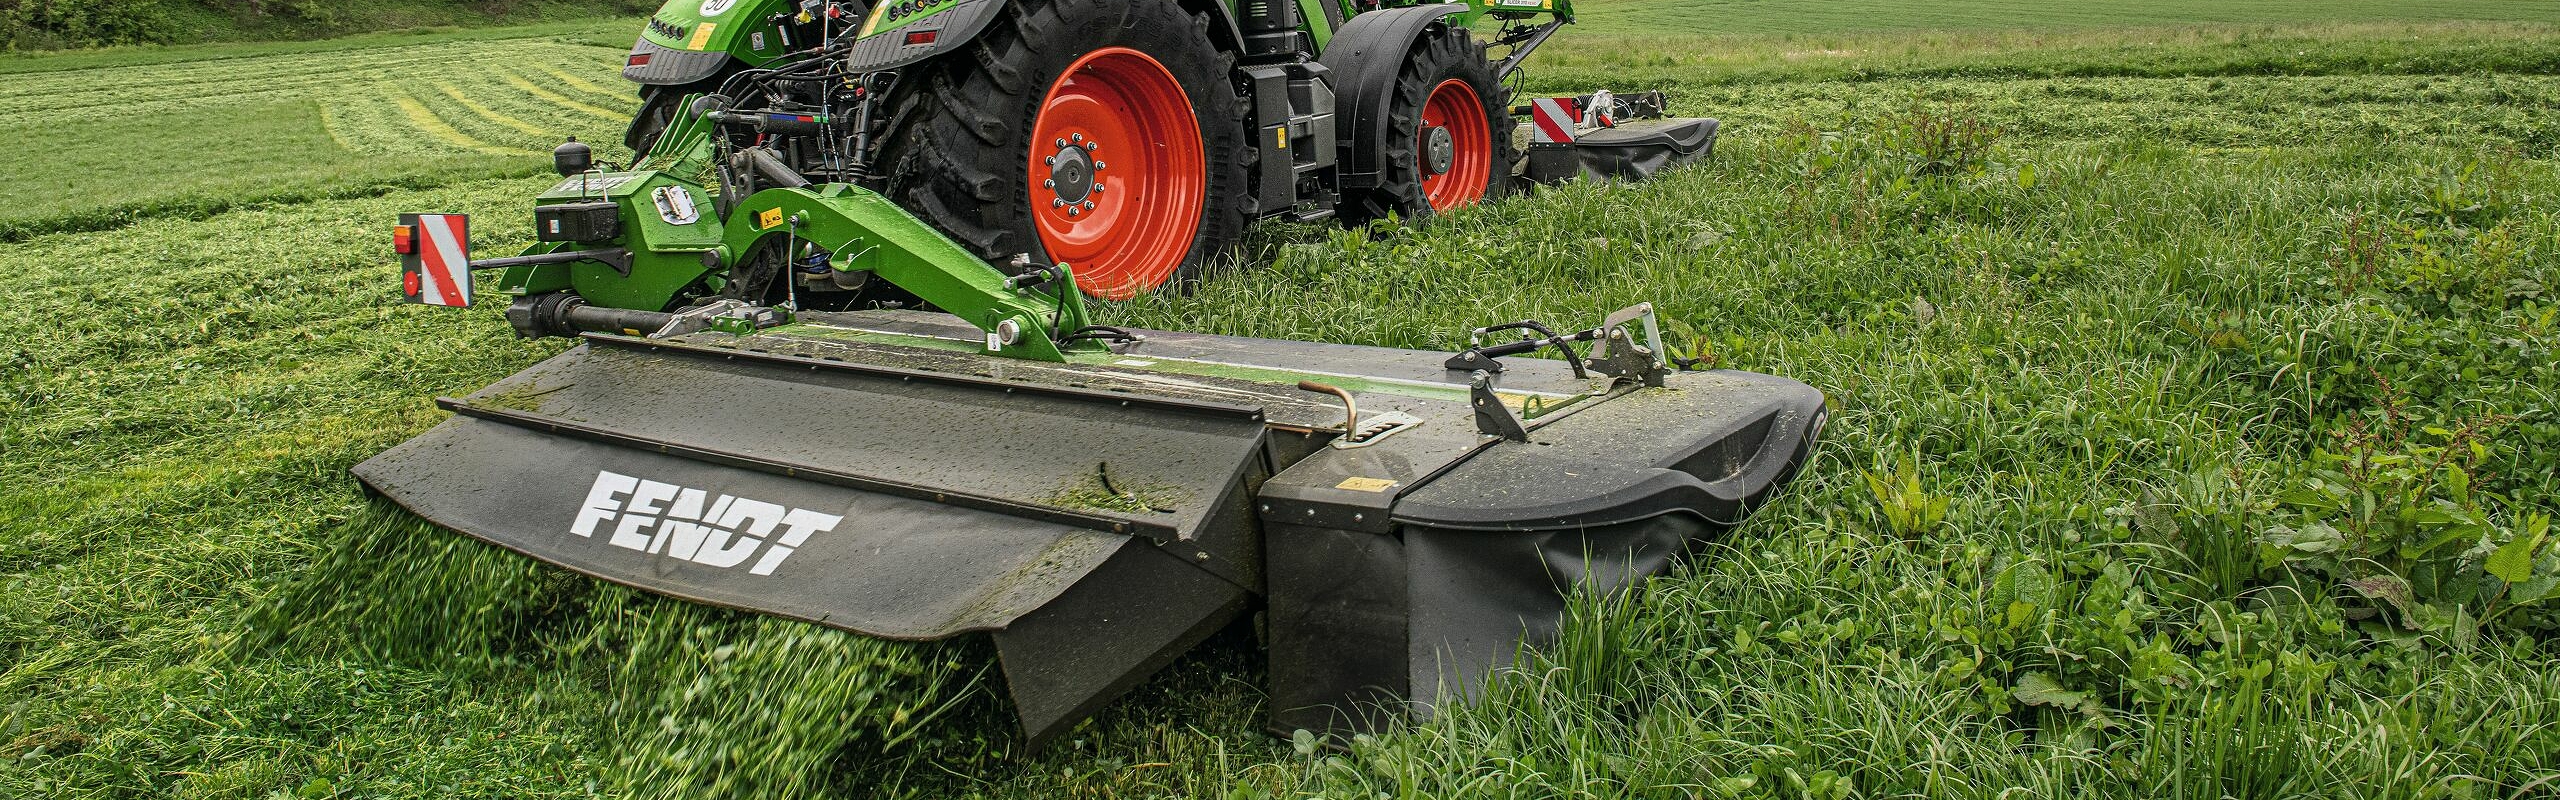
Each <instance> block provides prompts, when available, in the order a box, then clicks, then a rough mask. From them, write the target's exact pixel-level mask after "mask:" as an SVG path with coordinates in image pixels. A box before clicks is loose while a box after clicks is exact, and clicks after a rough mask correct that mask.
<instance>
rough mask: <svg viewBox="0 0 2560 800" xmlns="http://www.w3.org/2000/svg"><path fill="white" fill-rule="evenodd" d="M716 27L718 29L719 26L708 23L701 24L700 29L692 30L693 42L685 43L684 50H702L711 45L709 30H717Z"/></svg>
mask: <svg viewBox="0 0 2560 800" xmlns="http://www.w3.org/2000/svg"><path fill="white" fill-rule="evenodd" d="M717 27H720V26H719V25H718V24H715V23H710V22H705V23H702V27H699V28H695V29H693V40H692V41H690V42H686V43H685V46H684V49H687V50H700V49H703V48H704V47H706V46H709V45H710V44H711V29H713V28H717Z"/></svg>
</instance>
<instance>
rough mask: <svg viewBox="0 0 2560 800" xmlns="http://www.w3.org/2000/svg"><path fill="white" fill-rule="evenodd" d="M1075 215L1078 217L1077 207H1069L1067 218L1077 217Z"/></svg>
mask: <svg viewBox="0 0 2560 800" xmlns="http://www.w3.org/2000/svg"><path fill="white" fill-rule="evenodd" d="M1075 215H1076V207H1075V206H1068V207H1067V216H1070V217H1072V216H1075Z"/></svg>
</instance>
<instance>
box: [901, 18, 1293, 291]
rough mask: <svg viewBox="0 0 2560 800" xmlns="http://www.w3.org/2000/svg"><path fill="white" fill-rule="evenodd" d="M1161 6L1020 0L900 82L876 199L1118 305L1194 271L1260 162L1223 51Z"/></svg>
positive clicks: (1218, 247)
mask: <svg viewBox="0 0 2560 800" xmlns="http://www.w3.org/2000/svg"><path fill="white" fill-rule="evenodd" d="M1208 24H1209V19H1208V18H1207V17H1206V16H1201V15H1194V14H1190V13H1187V12H1185V11H1183V10H1182V8H1181V7H1180V6H1179V5H1177V4H1175V3H1169V2H1164V1H1163V0H1026V1H1025V2H1016V3H1011V4H1008V6H1007V8H1006V10H1005V12H1004V13H1003V14H1002V15H1001V16H999V17H998V18H997V19H996V20H995V21H994V22H993V23H991V24H990V25H989V26H988V28H987V30H986V31H985V32H983V33H981V34H979V35H978V37H977V38H976V39H975V40H974V41H972V42H971V43H970V44H969V45H968V46H967V47H966V48H963V49H962V50H960V51H958V52H955V53H952V54H950V55H948V56H944V57H942V58H941V59H939V60H938V61H936V62H933V63H930V64H928V65H927V66H926V67H925V68H923V69H918V70H915V71H913V74H912V77H907V78H902V79H901V80H900V81H899V85H898V86H897V87H895V89H894V92H895V93H894V94H893V96H892V97H891V99H890V100H889V102H890V107H891V111H890V116H889V125H888V131H887V138H886V139H884V140H883V141H884V143H883V145H882V148H881V152H880V156H879V159H878V163H879V164H880V165H881V171H880V174H881V178H882V184H883V190H884V192H885V193H886V194H887V195H888V196H889V197H890V198H891V199H893V200H896V201H898V203H899V204H900V205H902V206H904V207H906V208H907V209H908V210H910V211H912V212H915V213H916V214H917V215H918V216H920V217H922V218H924V220H925V221H926V222H927V223H930V224H932V225H933V226H934V227H936V228H938V229H940V230H941V231H943V232H944V233H947V234H950V235H951V237H952V238H953V239H954V240H957V241H959V242H960V243H961V244H962V245H964V246H966V247H968V248H969V249H970V250H971V251H974V252H976V253H977V254H978V255H979V256H980V257H982V258H985V259H987V260H988V261H990V262H992V263H996V264H1004V263H1007V262H1008V261H1010V260H1011V258H1012V257H1013V255H1014V254H1016V253H1028V254H1030V255H1031V257H1032V258H1033V259H1035V260H1037V261H1039V262H1041V263H1061V262H1063V263H1065V264H1067V265H1068V267H1069V268H1070V269H1071V270H1072V271H1073V273H1074V274H1075V277H1076V285H1077V286H1078V287H1080V288H1082V289H1083V290H1084V291H1085V293H1086V294H1089V295H1093V296H1095V297H1100V298H1106V299H1124V298H1128V297H1132V296H1135V295H1138V294H1140V293H1143V292H1148V291H1153V290H1156V289H1159V288H1162V287H1165V286H1168V285H1172V286H1180V285H1183V284H1185V283H1188V282H1190V281H1195V280H1197V279H1198V278H1199V276H1200V274H1201V272H1202V270H1203V269H1205V268H1206V267H1207V265H1208V264H1209V263H1210V262H1211V261H1212V260H1214V259H1216V258H1217V257H1219V256H1220V255H1222V254H1224V253H1226V252H1227V251H1228V250H1229V249H1230V248H1232V247H1233V246H1234V244H1235V242H1236V241H1237V239H1239V238H1240V237H1241V236H1242V235H1243V232H1244V227H1245V224H1246V222H1247V221H1248V220H1247V216H1246V211H1245V202H1246V198H1247V197H1249V196H1250V192H1248V191H1247V190H1246V166H1247V165H1249V164H1251V163H1253V159H1254V152H1253V146H1252V145H1251V144H1250V139H1249V137H1248V136H1247V135H1246V131H1245V128H1244V125H1243V122H1242V120H1243V118H1244V110H1243V109H1244V100H1243V98H1242V97H1241V96H1240V95H1239V94H1238V93H1237V90H1236V88H1235V86H1234V85H1233V81H1231V80H1230V78H1229V75H1228V73H1229V72H1230V71H1231V70H1232V69H1233V66H1234V59H1233V57H1232V56H1229V55H1228V54H1225V53H1222V52H1220V51H1219V50H1218V49H1217V48H1216V47H1214V46H1213V45H1211V44H1210V40H1209V35H1208Z"/></svg>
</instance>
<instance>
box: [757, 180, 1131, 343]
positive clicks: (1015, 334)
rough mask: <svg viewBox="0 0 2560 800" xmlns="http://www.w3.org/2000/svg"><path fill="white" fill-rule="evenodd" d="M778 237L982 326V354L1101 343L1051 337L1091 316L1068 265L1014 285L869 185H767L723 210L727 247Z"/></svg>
mask: <svg viewBox="0 0 2560 800" xmlns="http://www.w3.org/2000/svg"><path fill="white" fill-rule="evenodd" d="M775 236H789V237H793V238H795V239H798V240H800V241H804V242H809V243H812V244H815V245H817V246H818V247H820V248H823V249H825V250H826V251H827V253H828V264H829V266H831V267H833V268H834V269H836V270H837V271H839V272H869V273H871V275H872V276H873V277H874V278H877V279H880V280H885V281H888V282H889V283H890V284H892V285H895V286H897V287H898V288H900V289H905V290H907V291H909V292H913V293H914V294H915V295H916V297H918V298H921V299H923V300H924V301H925V302H927V303H931V304H933V305H934V306H935V307H937V308H940V309H942V310H943V311H945V312H948V313H950V314H952V315H954V316H958V317H959V318H961V319H964V320H968V321H969V323H970V324H972V325H976V326H978V329H979V330H982V331H985V332H987V352H989V353H994V354H998V355H1005V356H1011V357H1014V358H1026V359H1032V360H1037V361H1064V360H1066V352H1067V351H1069V350H1076V349H1092V350H1103V349H1106V348H1105V346H1104V345H1103V344H1102V343H1101V342H1098V341H1093V340H1082V341H1075V342H1068V343H1066V344H1063V345H1062V344H1060V343H1059V342H1058V341H1057V340H1056V339H1055V338H1053V337H1052V332H1053V331H1055V332H1056V333H1057V334H1060V335H1063V334H1068V333H1073V332H1074V331H1076V330H1077V329H1079V328H1082V327H1084V326H1085V325H1086V324H1088V322H1089V320H1088V318H1087V317H1086V316H1085V309H1084V294H1083V293H1082V292H1078V291H1076V287H1075V279H1074V278H1073V276H1071V275H1068V274H1066V268H1065V267H1059V268H1057V269H1058V271H1059V275H1058V279H1057V280H1056V281H1054V282H1051V283H1050V284H1049V285H1048V286H1047V287H1046V288H1045V289H1027V288H1026V289H1017V288H1015V287H1014V286H1013V285H1011V283H1009V282H1008V279H1007V277H1006V276H1005V274H1004V273H1002V272H999V271H997V270H996V268H994V267H991V266H988V265H987V263H986V262H984V261H980V260H978V257H977V256H976V255H974V254H971V253H970V252H969V251H968V250H967V249H965V248H962V247H961V246H960V245H959V244H958V243H956V242H953V241H951V239H950V238H949V237H945V236H943V235H942V233H941V232H940V231H936V230H934V229H933V228H931V227H928V226H926V225H925V224H924V223H923V222H921V221H918V220H917V219H916V218H915V217H914V216H913V215H910V214H908V213H907V211H906V210H905V209H901V208H899V207H898V206H897V205H896V204H894V203H891V202H889V199H888V198H885V197H881V196H880V195H878V194H875V193H873V192H871V191H869V190H866V189H863V188H860V187H857V186H852V185H848V184H827V185H824V186H818V187H812V188H809V189H790V188H781V189H766V190H764V191H761V192H757V193H755V194H753V195H750V196H748V197H747V199H746V201H745V202H743V203H740V204H739V205H738V207H737V208H736V209H735V210H733V211H731V212H730V214H729V222H728V227H727V230H726V233H725V234H724V235H723V237H722V239H723V241H724V246H725V247H726V248H727V249H728V252H730V253H732V254H739V255H743V254H746V253H751V252H755V247H756V246H757V245H758V244H761V243H762V242H763V241H764V240H766V239H767V238H768V237H775ZM1008 322H1009V323H1011V324H1010V325H1008V324H1006V323H1008ZM1008 335H1010V337H1011V341H1005V337H1006V336H1008Z"/></svg>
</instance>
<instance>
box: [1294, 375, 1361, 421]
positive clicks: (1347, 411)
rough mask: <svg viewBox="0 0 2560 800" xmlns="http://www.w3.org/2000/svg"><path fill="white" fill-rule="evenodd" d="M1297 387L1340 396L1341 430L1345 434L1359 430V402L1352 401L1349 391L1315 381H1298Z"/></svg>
mask: <svg viewBox="0 0 2560 800" xmlns="http://www.w3.org/2000/svg"><path fill="white" fill-rule="evenodd" d="M1298 388H1300V389H1304V390H1307V391H1310V392H1315V393H1317V394H1329V395H1333V396H1335V397H1339V398H1342V432H1343V433H1345V434H1353V433H1359V432H1360V404H1358V403H1355V402H1352V400H1351V393H1350V392H1346V391H1343V390H1342V387H1340V386H1333V385H1330V384H1322V383H1317V382H1315V381H1299V382H1298Z"/></svg>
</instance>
